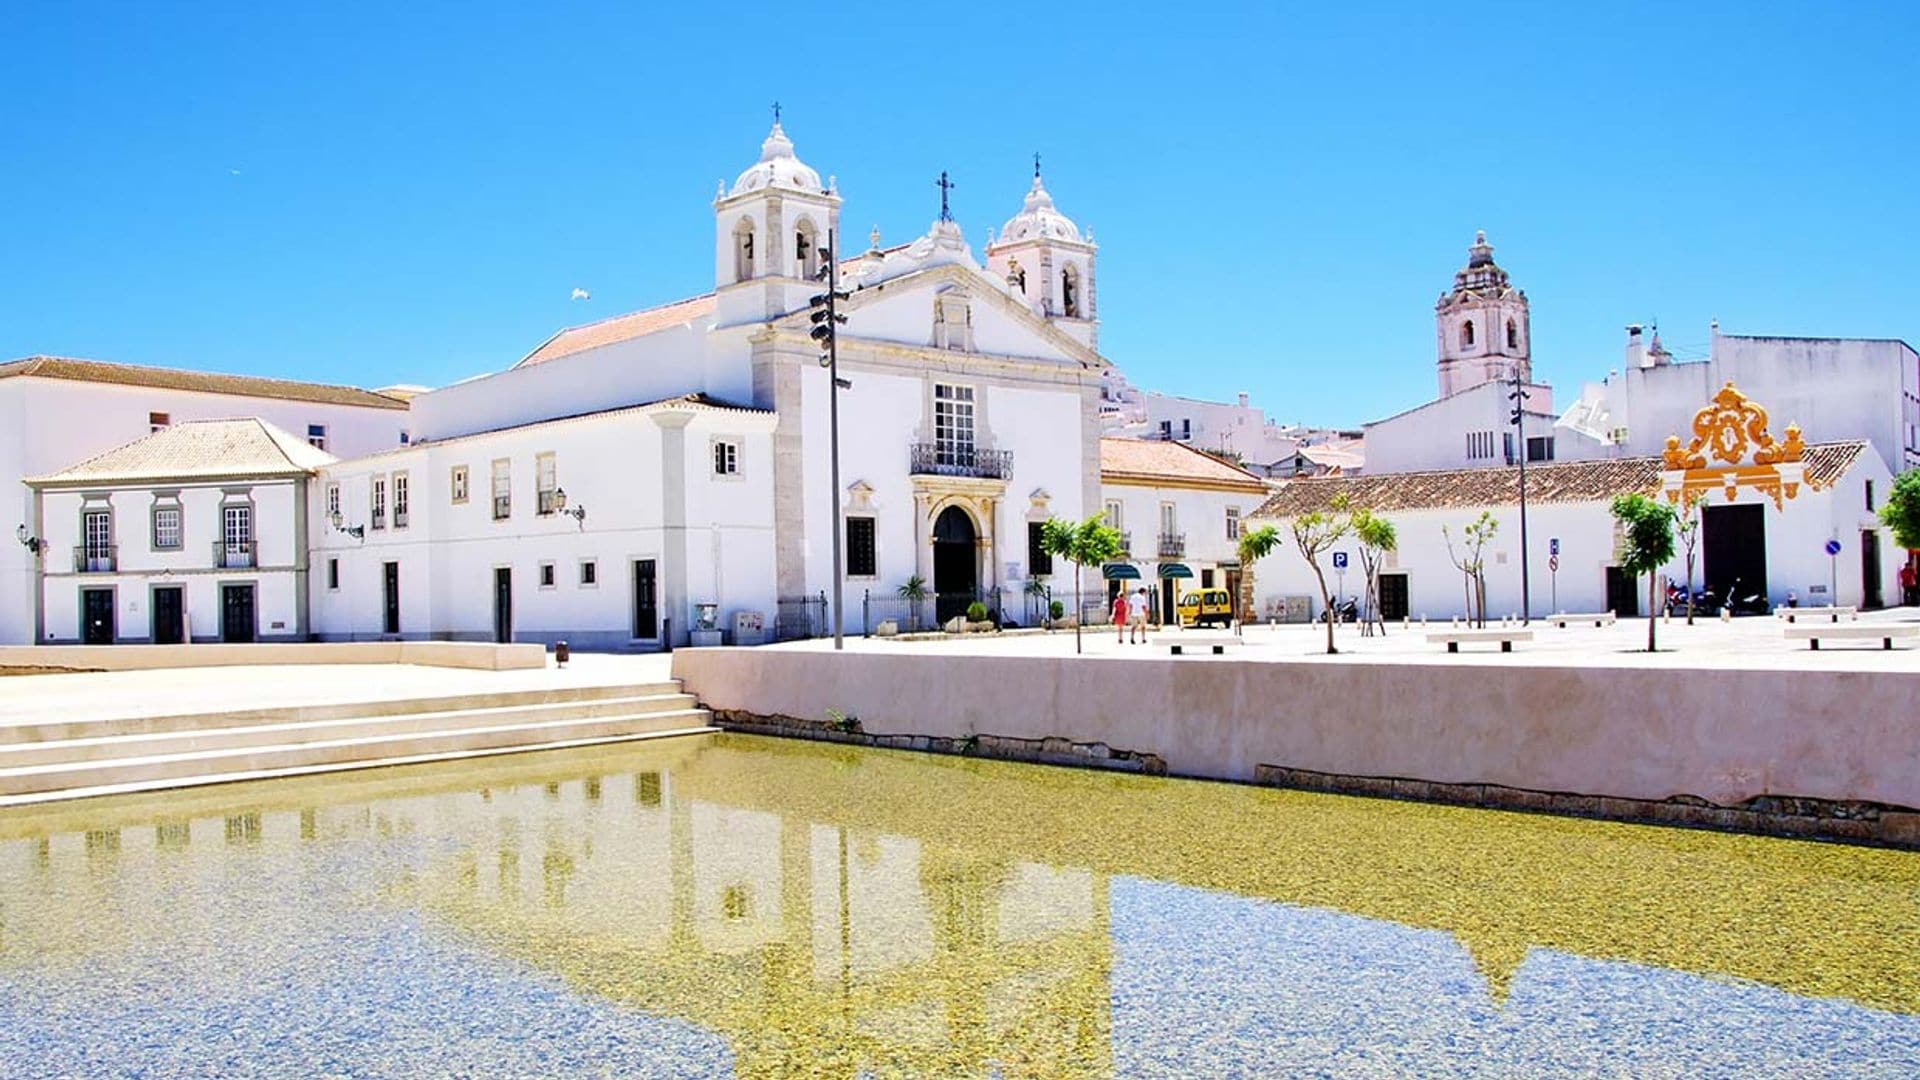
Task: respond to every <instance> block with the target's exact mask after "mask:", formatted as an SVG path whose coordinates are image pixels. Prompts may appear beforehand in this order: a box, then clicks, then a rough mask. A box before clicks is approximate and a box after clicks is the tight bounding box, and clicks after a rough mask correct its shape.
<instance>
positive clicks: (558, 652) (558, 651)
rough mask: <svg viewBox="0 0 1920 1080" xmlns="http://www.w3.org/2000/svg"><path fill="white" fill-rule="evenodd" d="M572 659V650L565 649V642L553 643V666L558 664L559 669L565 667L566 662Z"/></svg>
mask: <svg viewBox="0 0 1920 1080" xmlns="http://www.w3.org/2000/svg"><path fill="white" fill-rule="evenodd" d="M572 658H573V650H571V649H569V648H567V643H566V642H564V641H556V642H554V643H553V662H554V663H555V664H558V665H559V666H561V667H566V666H567V661H568V660H570V659H572Z"/></svg>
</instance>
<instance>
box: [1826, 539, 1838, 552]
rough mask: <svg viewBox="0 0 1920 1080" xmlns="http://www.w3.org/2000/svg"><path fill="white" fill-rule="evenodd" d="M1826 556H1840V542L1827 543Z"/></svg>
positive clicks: (1831, 541)
mask: <svg viewBox="0 0 1920 1080" xmlns="http://www.w3.org/2000/svg"><path fill="white" fill-rule="evenodd" d="M1827 554H1829V555H1838V554H1840V541H1838V540H1829V541H1827Z"/></svg>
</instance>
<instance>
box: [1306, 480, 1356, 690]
mask: <svg viewBox="0 0 1920 1080" xmlns="http://www.w3.org/2000/svg"><path fill="white" fill-rule="evenodd" d="M1349 509H1350V507H1349V506H1348V504H1347V498H1346V496H1344V495H1341V496H1338V497H1336V498H1335V499H1334V500H1333V502H1332V503H1331V504H1330V509H1328V510H1324V511H1322V510H1309V511H1307V512H1306V513H1304V514H1301V515H1300V516H1299V517H1296V518H1294V519H1293V521H1292V523H1291V527H1292V529H1293V546H1294V547H1295V548H1297V549H1299V552H1300V557H1301V558H1303V559H1305V560H1307V565H1308V566H1311V567H1313V576H1314V579H1315V580H1316V581H1318V582H1319V583H1320V602H1321V604H1322V605H1323V611H1324V613H1325V618H1326V623H1327V652H1328V653H1329V654H1332V653H1336V652H1339V651H1340V650H1338V649H1336V648H1334V647H1333V594H1332V593H1331V592H1329V591H1328V590H1327V572H1326V570H1325V569H1324V568H1322V567H1321V565H1320V556H1321V555H1322V554H1324V553H1325V552H1326V551H1327V549H1329V548H1331V547H1333V545H1335V544H1337V543H1339V542H1340V541H1341V540H1343V539H1345V538H1346V536H1347V534H1348V533H1350V532H1352V531H1353V518H1352V516H1351V515H1350V514H1349V512H1348V511H1349Z"/></svg>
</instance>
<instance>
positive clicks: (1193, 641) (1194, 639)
mask: <svg viewBox="0 0 1920 1080" xmlns="http://www.w3.org/2000/svg"><path fill="white" fill-rule="evenodd" d="M1153 643H1154V644H1155V645H1165V646H1166V647H1167V649H1168V650H1169V651H1170V652H1172V653H1173V655H1175V656H1184V655H1186V652H1187V650H1189V649H1192V650H1194V651H1195V652H1199V651H1201V650H1203V649H1204V650H1206V651H1208V652H1211V653H1212V654H1213V655H1215V656H1221V655H1224V654H1225V653H1226V651H1227V646H1229V645H1238V644H1240V639H1239V638H1237V637H1234V636H1233V635H1232V634H1199V633H1195V632H1194V631H1192V630H1186V631H1182V632H1181V633H1178V634H1161V635H1159V636H1158V637H1155V638H1154V639H1153Z"/></svg>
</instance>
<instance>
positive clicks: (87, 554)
mask: <svg viewBox="0 0 1920 1080" xmlns="http://www.w3.org/2000/svg"><path fill="white" fill-rule="evenodd" d="M119 568H120V545H118V544H81V545H79V546H78V547H76V548H74V549H73V572H74V573H76V574H111V573H113V572H114V571H115V570H118V569H119Z"/></svg>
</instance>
